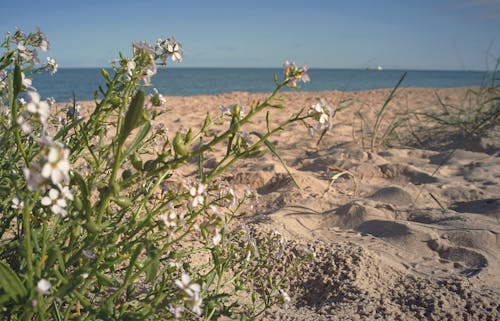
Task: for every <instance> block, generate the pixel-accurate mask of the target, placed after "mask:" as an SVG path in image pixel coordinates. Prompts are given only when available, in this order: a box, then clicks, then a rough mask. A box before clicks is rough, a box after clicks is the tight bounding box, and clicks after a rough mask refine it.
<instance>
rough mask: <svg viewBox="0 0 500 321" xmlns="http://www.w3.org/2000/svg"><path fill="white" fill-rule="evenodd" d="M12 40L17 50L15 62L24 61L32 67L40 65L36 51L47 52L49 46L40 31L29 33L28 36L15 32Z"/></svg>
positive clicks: (18, 31)
mask: <svg viewBox="0 0 500 321" xmlns="http://www.w3.org/2000/svg"><path fill="white" fill-rule="evenodd" d="M12 39H13V40H14V42H15V44H16V49H17V50H16V56H17V57H16V58H17V59H16V60H17V61H26V62H28V63H29V64H31V65H32V66H34V65H36V64H38V63H40V59H39V58H38V49H40V50H41V51H47V50H48V49H49V46H50V44H49V42H48V41H47V36H46V35H45V34H44V33H43V32H41V31H40V30H37V31H36V32H35V33H30V34H29V35H26V34H24V33H23V32H22V31H21V30H16V32H15V33H14V35H13V36H12Z"/></svg>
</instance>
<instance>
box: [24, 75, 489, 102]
mask: <svg viewBox="0 0 500 321" xmlns="http://www.w3.org/2000/svg"><path fill="white" fill-rule="evenodd" d="M100 70H101V69H100V68H61V69H59V71H58V72H57V73H56V74H55V75H53V76H50V75H47V74H38V75H35V76H34V79H33V85H34V86H35V87H36V88H37V90H38V91H39V92H40V94H41V96H42V97H44V98H47V97H53V98H54V99H55V100H56V101H58V102H67V101H70V100H71V99H72V97H73V94H74V95H75V97H76V99H77V100H80V101H81V100H92V99H93V97H94V92H95V91H96V90H97V89H98V88H99V86H101V87H102V88H103V89H104V90H105V89H106V88H105V82H104V79H103V77H102V75H101V72H100ZM109 72H110V73H111V71H109ZM405 72H407V75H406V77H405V79H404V80H403V82H402V83H401V86H402V87H420V88H429V87H432V88H445V87H464V86H480V85H483V84H485V83H486V82H487V78H488V74H487V73H486V72H480V71H421V70H409V71H405V70H382V71H378V70H360V69H310V70H309V75H310V77H311V82H309V83H305V84H303V83H301V84H300V87H301V88H300V91H323V90H344V91H358V90H368V89H379V88H393V87H394V86H395V85H396V84H397V83H398V81H399V80H400V79H401V77H402V76H403V74H404V73H405ZM275 74H276V75H277V76H278V79H281V77H282V74H283V70H282V69H266V68H168V69H159V70H158V73H157V74H156V75H155V76H154V77H153V78H152V79H151V82H152V84H153V87H154V88H157V89H158V90H159V92H160V93H161V94H163V95H169V96H173V95H175V96H193V95H212V94H220V93H228V92H234V91H247V92H252V93H255V92H271V91H272V90H273V89H274V87H275V86H274V75H275Z"/></svg>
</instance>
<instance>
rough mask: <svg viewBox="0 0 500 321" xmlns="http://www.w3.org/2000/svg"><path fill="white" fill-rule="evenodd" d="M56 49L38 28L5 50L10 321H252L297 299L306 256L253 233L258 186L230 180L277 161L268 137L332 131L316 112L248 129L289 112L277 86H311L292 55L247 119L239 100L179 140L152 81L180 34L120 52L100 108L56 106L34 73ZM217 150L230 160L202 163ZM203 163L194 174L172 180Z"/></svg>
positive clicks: (177, 53)
mask: <svg viewBox="0 0 500 321" xmlns="http://www.w3.org/2000/svg"><path fill="white" fill-rule="evenodd" d="M48 46H49V43H48V41H47V39H46V37H45V35H44V34H43V33H42V32H41V31H36V32H35V33H31V34H24V33H23V32H21V31H19V30H18V31H16V32H15V33H14V34H7V36H6V39H5V41H4V42H3V43H2V44H1V46H0V48H2V49H3V55H2V58H1V59H0V91H1V92H0V93H1V100H0V108H1V113H0V125H1V126H2V131H1V132H0V140H1V147H2V153H0V202H1V203H0V206H1V207H0V209H1V214H0V215H1V217H2V219H1V223H0V242H1V246H0V306H1V310H0V313H1V315H2V319H3V320H149V319H151V320H162V319H173V318H176V319H192V318H205V319H214V318H217V317H220V316H226V317H229V318H239V319H245V318H255V317H257V316H258V315H260V314H261V313H263V311H265V309H267V308H268V307H270V306H271V305H273V304H275V303H278V302H286V301H288V300H289V298H288V295H287V294H286V292H285V290H286V282H287V281H286V280H287V276H288V275H289V274H290V273H293V272H296V271H298V269H300V267H301V264H302V262H304V260H306V259H308V258H309V257H311V255H310V253H308V252H307V251H306V252H304V253H303V252H301V251H295V252H293V251H292V252H290V251H285V247H286V241H285V239H284V238H283V237H282V235H281V234H280V233H279V232H278V231H275V230H274V231H270V232H269V233H267V234H265V235H261V234H259V235H256V233H254V232H251V230H250V229H249V228H248V227H246V226H245V225H244V224H240V222H239V221H238V222H237V220H236V217H237V215H238V211H239V210H240V208H241V206H242V205H243V203H244V202H245V201H246V200H247V199H248V198H249V197H251V193H250V194H245V195H237V194H236V192H235V191H234V190H233V189H232V188H231V186H229V184H228V183H227V182H226V181H225V180H224V179H223V174H224V173H225V172H226V171H227V170H228V168H230V167H231V166H233V165H234V163H235V162H236V161H238V160H239V159H241V158H246V157H253V156H258V155H260V154H261V153H262V152H263V150H266V149H267V150H270V151H271V152H273V153H274V154H275V155H277V152H276V150H275V148H274V146H273V145H272V143H270V141H269V137H271V136H272V135H273V134H275V133H276V132H278V131H280V130H283V129H284V128H286V126H287V125H289V124H291V123H294V122H302V123H304V124H305V125H306V126H308V127H310V128H318V129H320V130H323V129H324V128H325V126H328V124H327V122H328V121H330V120H331V117H330V115H329V114H328V111H326V110H324V109H322V108H320V107H321V106H319V107H318V106H316V107H314V108H312V109H310V111H309V112H307V113H303V112H302V111H301V112H299V113H297V114H294V115H292V116H291V117H290V118H289V119H288V120H286V121H285V122H283V123H282V124H279V125H278V126H275V127H273V126H272V124H271V122H270V116H269V115H270V114H269V113H267V123H266V124H265V126H264V128H263V129H262V130H261V131H260V132H257V131H254V132H250V133H249V132H246V131H245V125H247V124H248V123H249V122H250V121H251V120H252V118H253V117H254V116H255V115H256V114H259V113H264V112H266V111H268V110H269V109H273V108H274V109H275V108H278V109H282V108H285V106H283V105H281V104H280V103H279V100H278V99H277V94H278V93H279V91H280V90H281V89H282V88H284V87H292V88H295V87H297V82H299V81H308V80H309V78H308V76H307V69H306V68H298V67H296V66H295V65H294V64H292V63H288V62H287V63H286V64H285V70H284V76H283V78H282V80H280V81H279V80H278V77H277V76H275V84H276V88H275V90H274V91H273V92H272V93H271V94H270V95H269V97H268V98H267V99H266V100H264V101H262V102H257V103H255V104H253V105H252V106H250V109H249V111H248V113H246V114H245V113H244V112H243V111H242V109H241V107H240V106H239V105H234V106H232V107H231V108H228V110H227V111H226V113H224V114H223V115H220V116H213V115H210V114H208V113H207V115H206V117H205V119H204V120H203V122H202V123H201V125H200V128H198V129H196V128H194V129H193V128H189V129H187V130H184V131H183V130H179V131H177V132H175V133H174V134H173V135H172V136H169V135H168V131H167V130H166V129H165V128H164V126H162V125H161V124H159V125H153V120H155V119H156V118H157V117H158V116H159V115H160V114H161V113H162V111H161V106H162V105H163V104H164V102H165V99H164V97H163V96H162V95H161V94H160V93H158V92H157V91H155V90H153V91H151V93H150V94H146V89H147V88H148V87H151V77H152V76H153V75H154V74H155V73H156V70H157V65H158V64H163V65H166V63H167V60H168V59H171V60H173V61H177V62H180V61H181V60H182V48H181V46H180V44H179V43H178V42H177V41H176V40H175V39H174V38H173V37H171V38H168V39H166V40H158V41H157V42H156V44H155V45H154V46H152V45H150V44H148V43H146V42H137V43H134V44H133V55H132V57H131V58H127V57H125V56H124V55H122V54H120V58H119V59H118V60H117V61H116V62H114V63H113V66H112V72H110V73H108V72H107V71H106V70H104V69H103V70H102V76H103V77H104V79H105V83H106V85H105V87H104V88H99V90H98V91H96V92H95V99H94V100H95V107H94V108H93V109H92V110H85V111H82V110H80V109H79V106H77V105H76V102H73V105H72V106H70V107H68V108H66V109H65V110H63V111H62V112H59V113H54V112H52V110H53V109H54V108H53V106H52V105H51V103H50V100H49V101H48V100H43V99H42V98H41V97H40V95H39V94H38V93H37V91H36V89H35V88H34V87H33V86H32V82H31V80H30V77H31V76H32V74H33V73H36V72H43V71H46V72H49V73H51V74H53V73H55V72H56V71H57V67H58V66H57V63H56V61H55V60H54V59H52V58H49V59H48V60H47V63H45V64H40V62H39V59H38V51H39V50H42V51H45V50H47V49H48ZM166 116H167V117H168V115H166ZM315 120H319V122H320V125H319V126H315V125H313V124H312V123H310V122H314V121H315ZM220 121H223V122H224V123H225V124H226V127H225V129H223V130H221V131H216V130H215V129H213V124H214V123H217V122H220ZM248 137H253V141H251V140H249V139H247V138H248ZM217 149H223V150H224V151H225V152H224V156H223V158H222V159H219V160H218V161H217V163H216V164H215V166H211V167H210V169H206V167H205V166H203V164H204V161H205V159H207V155H210V154H211V153H213V151H214V150H217ZM151 154H152V156H151ZM195 160H196V161H197V164H198V174H197V176H196V177H193V178H191V179H189V180H184V179H181V178H179V177H178V176H176V175H175V173H176V170H177V169H179V168H182V167H183V166H186V164H189V162H193V161H195Z"/></svg>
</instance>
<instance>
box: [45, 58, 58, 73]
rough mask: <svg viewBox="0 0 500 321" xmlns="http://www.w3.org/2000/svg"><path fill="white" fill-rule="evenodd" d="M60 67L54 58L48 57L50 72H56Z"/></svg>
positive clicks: (48, 69)
mask: <svg viewBox="0 0 500 321" xmlns="http://www.w3.org/2000/svg"><path fill="white" fill-rule="evenodd" d="M58 67H59V65H58V64H57V62H56V60H55V59H54V58H50V57H47V71H48V73H49V74H51V75H53V74H55V73H56V72H57V68H58Z"/></svg>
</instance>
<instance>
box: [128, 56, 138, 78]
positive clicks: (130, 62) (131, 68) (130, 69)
mask: <svg viewBox="0 0 500 321" xmlns="http://www.w3.org/2000/svg"><path fill="white" fill-rule="evenodd" d="M135 67H136V63H135V61H133V60H127V66H126V69H127V74H128V75H129V76H130V77H132V73H133V72H134V69H135Z"/></svg>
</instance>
